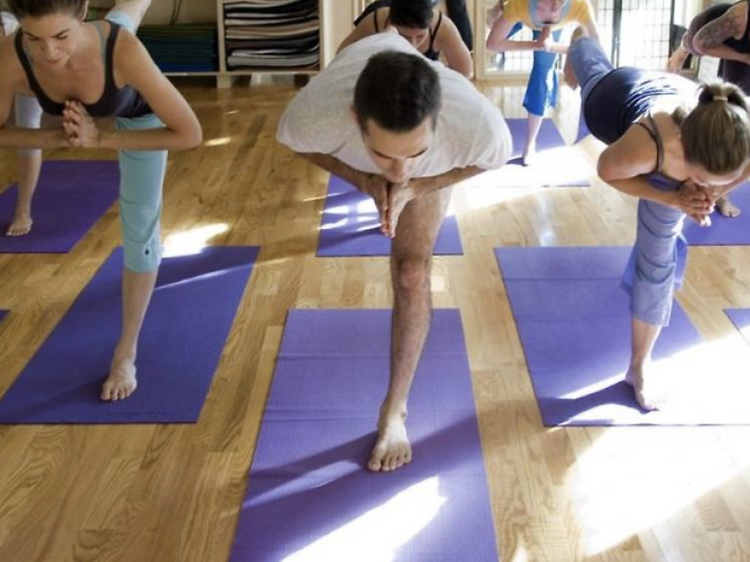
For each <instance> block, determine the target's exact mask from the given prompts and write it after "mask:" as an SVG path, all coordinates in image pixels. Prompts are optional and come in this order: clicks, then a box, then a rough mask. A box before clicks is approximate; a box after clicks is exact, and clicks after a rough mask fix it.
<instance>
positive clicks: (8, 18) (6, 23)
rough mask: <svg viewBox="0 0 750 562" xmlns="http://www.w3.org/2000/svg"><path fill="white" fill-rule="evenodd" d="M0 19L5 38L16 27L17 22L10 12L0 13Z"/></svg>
mask: <svg viewBox="0 0 750 562" xmlns="http://www.w3.org/2000/svg"><path fill="white" fill-rule="evenodd" d="M0 18H2V20H3V30H5V35H6V36H8V35H10V34H11V33H13V32H14V31H15V30H16V28H17V27H18V20H17V19H16V16H14V15H13V14H11V13H10V12H0Z"/></svg>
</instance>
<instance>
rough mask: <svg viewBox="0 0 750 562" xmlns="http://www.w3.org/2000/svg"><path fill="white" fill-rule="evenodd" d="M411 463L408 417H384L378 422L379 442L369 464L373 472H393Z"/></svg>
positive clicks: (397, 415) (369, 468) (403, 415)
mask: <svg viewBox="0 0 750 562" xmlns="http://www.w3.org/2000/svg"><path fill="white" fill-rule="evenodd" d="M410 462H411V445H410V444H409V438H408V437H407V436H406V415H405V414H395V415H387V416H386V415H383V414H381V416H380V421H379V422H378V440H377V442H376V443H375V447H374V448H373V449H372V454H371V455H370V462H368V463H367V468H368V470H370V471H372V472H391V471H392V470H397V469H399V468H401V467H402V466H404V465H405V464H408V463H410Z"/></svg>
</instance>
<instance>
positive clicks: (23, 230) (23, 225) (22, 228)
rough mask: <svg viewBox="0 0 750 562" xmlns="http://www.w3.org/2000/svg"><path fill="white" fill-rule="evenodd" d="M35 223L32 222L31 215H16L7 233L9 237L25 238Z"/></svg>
mask: <svg viewBox="0 0 750 562" xmlns="http://www.w3.org/2000/svg"><path fill="white" fill-rule="evenodd" d="M32 224H34V221H33V220H31V214H29V213H16V215H15V216H14V217H13V222H12V223H10V226H9V227H8V230H6V231H5V234H6V235H7V236H23V235H24V234H28V233H29V231H31V225H32Z"/></svg>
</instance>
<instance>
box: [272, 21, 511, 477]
mask: <svg viewBox="0 0 750 562" xmlns="http://www.w3.org/2000/svg"><path fill="white" fill-rule="evenodd" d="M277 139H278V140H279V142H281V143H283V144H285V145H287V146H288V147H289V148H291V149H292V150H294V151H295V152H298V153H300V154H301V155H302V156H304V157H306V158H307V159H309V160H310V161H312V162H314V163H315V164H317V165H318V166H320V167H321V168H323V169H325V170H327V171H330V172H331V173H333V174H336V175H338V176H340V177H342V178H343V179H345V180H347V181H349V182H350V183H352V184H353V185H355V186H356V187H357V188H358V189H360V190H361V191H362V192H364V193H367V194H368V195H370V196H371V197H372V198H373V199H374V201H375V204H376V206H377V208H378V212H379V213H380V218H381V230H382V232H383V234H385V235H386V236H390V237H392V238H393V249H392V256H391V278H392V282H393V290H394V305H393V321H392V335H391V373H390V385H389V388H388V393H387V395H386V398H385V400H384V401H383V404H382V406H381V409H380V420H379V422H378V438H377V442H376V444H375V447H374V449H373V451H372V455H371V457H370V460H369V463H368V468H369V469H370V470H372V471H374V472H378V471H384V472H387V471H391V470H395V469H397V468H400V467H401V466H403V465H404V464H406V463H408V462H409V461H410V460H411V447H410V445H409V441H408V438H407V435H406V426H405V421H406V401H407V398H408V394H409V389H410V388H411V383H412V380H413V379H414V372H415V370H416V367H417V362H418V361H419V357H420V355H421V353H422V347H423V345H424V342H425V339H426V337H427V333H428V331H429V328H430V316H431V310H432V306H431V302H430V266H431V262H432V251H433V247H434V245H435V239H436V238H437V234H438V231H439V229H440V225H441V223H442V221H443V218H444V217H445V212H446V209H447V207H448V203H449V201H450V195H451V186H452V185H454V184H456V183H458V182H460V181H462V180H464V179H466V178H469V177H471V176H474V175H476V174H479V173H481V172H483V171H485V170H489V169H492V168H498V167H500V166H502V165H503V164H504V163H505V162H506V161H507V159H508V157H509V155H510V151H511V148H512V144H511V142H512V141H511V138H510V133H509V131H508V127H507V125H506V123H505V120H504V119H503V116H502V115H501V114H500V111H499V110H498V109H497V108H496V107H495V106H493V105H492V104H491V103H490V102H489V101H488V100H487V99H486V98H485V97H484V96H482V95H481V94H480V93H479V92H478V91H477V90H476V89H475V88H474V86H473V85H472V84H471V82H469V81H468V80H467V79H466V78H464V77H463V76H462V75H460V74H458V73H457V72H455V71H453V70H450V69H448V68H446V67H445V66H443V65H442V64H440V63H434V62H432V61H429V60H427V59H426V58H424V57H423V56H422V55H420V54H419V52H418V51H417V50H416V49H415V48H414V47H412V46H411V45H410V44H409V42H408V41H407V40H405V39H403V38H402V37H400V36H399V35H398V34H396V33H381V34H378V35H373V36H371V37H368V38H365V39H363V40H361V41H358V42H357V43H355V44H353V45H351V46H349V47H347V48H346V49H344V50H343V51H341V53H339V55H338V56H337V57H336V58H335V59H334V60H333V62H332V63H331V64H330V66H328V67H327V68H326V69H325V70H323V71H322V72H321V73H320V74H319V75H318V76H317V77H315V78H314V79H313V80H312V81H311V82H310V84H308V85H307V86H306V87H305V88H304V89H303V90H302V91H300V92H299V94H298V95H297V96H296V97H295V99H294V100H292V102H291V104H290V105H289V107H288V108H287V109H286V111H285V113H284V115H283V116H282V118H281V123H280V124H279V129H278V132H277Z"/></svg>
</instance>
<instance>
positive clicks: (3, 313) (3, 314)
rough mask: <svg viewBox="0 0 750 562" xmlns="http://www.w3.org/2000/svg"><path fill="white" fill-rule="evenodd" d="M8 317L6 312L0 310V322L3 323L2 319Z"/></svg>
mask: <svg viewBox="0 0 750 562" xmlns="http://www.w3.org/2000/svg"><path fill="white" fill-rule="evenodd" d="M7 315H8V311H7V310H0V322H2V321H3V318H5V317H6V316H7Z"/></svg>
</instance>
